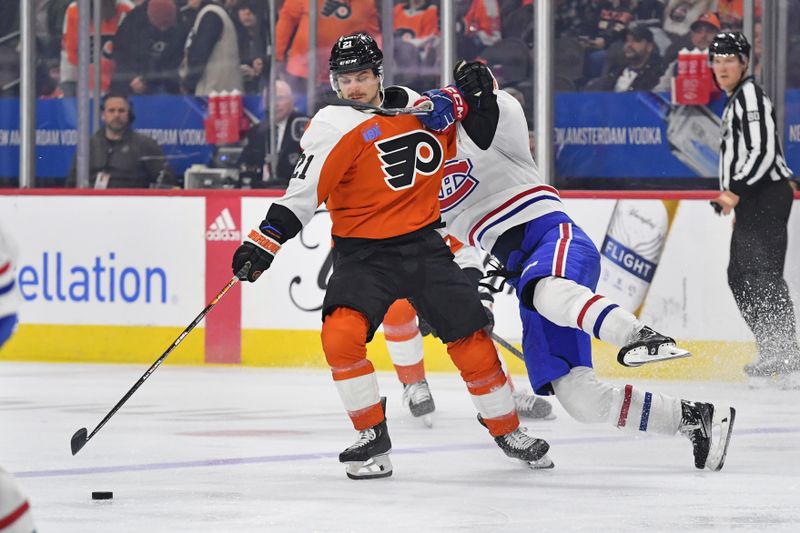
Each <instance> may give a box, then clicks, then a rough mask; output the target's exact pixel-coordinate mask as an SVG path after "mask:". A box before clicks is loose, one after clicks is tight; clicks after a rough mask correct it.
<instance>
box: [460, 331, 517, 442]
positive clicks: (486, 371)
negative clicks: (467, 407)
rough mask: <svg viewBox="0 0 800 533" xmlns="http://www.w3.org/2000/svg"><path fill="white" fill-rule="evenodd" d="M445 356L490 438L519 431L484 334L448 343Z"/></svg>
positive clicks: (503, 380) (508, 391)
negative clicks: (460, 379) (455, 371)
mask: <svg viewBox="0 0 800 533" xmlns="http://www.w3.org/2000/svg"><path fill="white" fill-rule="evenodd" d="M447 353H449V354H450V358H451V359H452V360H453V362H454V363H455V365H456V367H458V369H459V371H460V372H461V378H462V379H463V380H464V383H466V384H467V390H469V394H470V398H472V403H474V404H475V407H476V408H477V409H478V412H479V413H480V414H481V418H482V419H483V422H484V424H485V425H486V427H487V428H489V432H490V433H491V434H492V436H494V437H497V436H500V435H505V434H507V433H511V432H512V431H514V430H515V429H517V427H519V418H518V417H517V413H516V411H515V410H514V399H513V398H512V397H511V388H510V387H509V386H508V381H507V380H506V375H505V373H503V369H502V367H501V366H500V360H499V359H498V358H497V350H496V349H495V347H494V344H492V341H491V340H489V337H488V336H487V335H486V333H485V332H484V331H483V330H478V331H476V332H475V333H473V334H472V335H470V336H468V337H464V338H463V339H459V340H457V341H454V342H448V343H447Z"/></svg>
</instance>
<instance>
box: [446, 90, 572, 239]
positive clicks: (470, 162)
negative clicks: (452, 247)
mask: <svg viewBox="0 0 800 533" xmlns="http://www.w3.org/2000/svg"><path fill="white" fill-rule="evenodd" d="M496 94H497V105H498V106H499V108H500V118H499V121H498V124H497V131H496V132H495V135H494V138H493V140H492V144H491V146H490V147H489V148H488V149H487V150H481V149H480V148H478V147H477V146H476V145H475V143H474V142H473V141H472V139H470V137H469V135H468V134H467V132H466V131H465V130H464V126H463V125H462V124H459V125H458V129H457V134H458V153H457V156H456V157H457V159H454V160H449V161H447V163H446V165H445V171H444V178H443V180H442V187H441V191H440V193H439V206H440V209H441V214H442V220H443V221H444V222H445V224H446V231H447V233H449V234H451V235H453V236H454V237H456V238H457V239H458V240H460V241H461V242H463V243H465V244H468V245H470V246H480V247H481V248H483V249H484V250H486V251H491V250H492V248H493V247H494V244H495V242H496V241H497V238H498V237H499V236H500V235H502V234H503V233H504V232H505V231H506V230H508V229H510V228H512V227H514V226H519V225H521V224H525V223H526V222H529V221H532V220H536V219H539V218H541V217H543V216H545V215H548V214H551V213H562V214H564V217H566V214H565V213H564V207H563V205H562V203H561V199H560V197H559V195H558V191H557V190H556V189H555V188H553V187H551V186H549V185H546V184H544V183H543V182H542V180H541V179H540V178H539V171H538V169H537V167H536V163H535V162H534V160H533V157H532V156H531V153H530V149H529V147H528V124H527V121H526V120H525V113H524V111H523V110H522V106H521V105H520V104H519V102H518V101H517V100H516V99H515V98H514V97H513V96H511V95H510V94H508V93H507V92H505V91H502V90H498V91H496ZM551 218H552V217H551Z"/></svg>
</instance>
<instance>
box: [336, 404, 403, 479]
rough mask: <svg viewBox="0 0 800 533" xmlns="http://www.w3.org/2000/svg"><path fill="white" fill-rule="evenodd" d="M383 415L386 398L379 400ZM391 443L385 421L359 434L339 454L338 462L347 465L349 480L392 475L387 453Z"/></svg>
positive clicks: (390, 448) (389, 450)
mask: <svg viewBox="0 0 800 533" xmlns="http://www.w3.org/2000/svg"><path fill="white" fill-rule="evenodd" d="M381 404H382V407H383V411H384V413H385V412H386V398H381ZM391 451H392V441H391V439H390V438H389V431H388V429H387V427H386V419H384V420H383V422H381V423H380V424H378V425H376V426H372V427H371V428H368V429H364V430H362V431H360V432H359V437H358V440H357V441H356V442H354V443H353V444H352V445H351V446H349V447H348V448H346V449H345V450H344V451H343V452H342V453H340V454H339V462H340V463H345V464H346V465H347V477H349V478H350V479H376V478H381V477H389V476H391V475H392V461H391V460H390V459H389V452H391Z"/></svg>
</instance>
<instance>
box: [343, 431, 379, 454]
mask: <svg viewBox="0 0 800 533" xmlns="http://www.w3.org/2000/svg"><path fill="white" fill-rule="evenodd" d="M373 440H375V430H374V429H372V428H369V429H365V430H362V431H361V432H360V433H359V435H358V440H357V441H355V442H354V443H353V444H352V445H351V446H350V447H349V448H348V450H353V449H356V448H361V447H363V446H366V445H367V444H369V443H370V442H372V441H373Z"/></svg>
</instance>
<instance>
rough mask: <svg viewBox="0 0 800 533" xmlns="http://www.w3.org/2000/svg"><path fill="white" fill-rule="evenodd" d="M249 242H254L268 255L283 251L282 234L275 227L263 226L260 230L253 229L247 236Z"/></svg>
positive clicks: (273, 255)
mask: <svg viewBox="0 0 800 533" xmlns="http://www.w3.org/2000/svg"><path fill="white" fill-rule="evenodd" d="M247 242H252V243H253V244H255V245H256V246H258V247H259V248H261V249H263V250H265V251H266V252H267V253H270V254H272V257H275V254H277V253H278V251H279V250H280V249H281V233H280V231H278V230H277V229H275V228H274V227H273V226H268V225H265V224H261V227H260V228H258V229H251V230H250V233H248V234H247Z"/></svg>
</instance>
